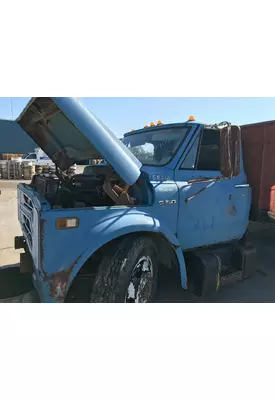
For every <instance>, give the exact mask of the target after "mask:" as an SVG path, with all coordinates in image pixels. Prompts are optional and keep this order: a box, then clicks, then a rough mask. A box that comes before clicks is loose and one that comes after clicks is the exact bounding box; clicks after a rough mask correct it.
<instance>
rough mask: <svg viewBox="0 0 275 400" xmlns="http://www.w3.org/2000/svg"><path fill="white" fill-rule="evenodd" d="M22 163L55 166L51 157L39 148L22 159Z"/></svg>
mask: <svg viewBox="0 0 275 400" xmlns="http://www.w3.org/2000/svg"><path fill="white" fill-rule="evenodd" d="M22 162H33V163H34V164H35V165H47V164H48V165H54V162H53V161H52V160H51V159H50V157H49V156H47V154H46V153H44V151H43V150H41V149H39V148H37V149H35V150H34V151H33V152H32V153H28V154H26V155H25V156H24V157H22Z"/></svg>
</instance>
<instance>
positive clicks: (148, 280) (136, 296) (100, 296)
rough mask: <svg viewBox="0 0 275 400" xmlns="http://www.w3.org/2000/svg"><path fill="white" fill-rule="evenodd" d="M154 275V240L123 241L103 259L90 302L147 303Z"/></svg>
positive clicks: (153, 293)
mask: <svg viewBox="0 0 275 400" xmlns="http://www.w3.org/2000/svg"><path fill="white" fill-rule="evenodd" d="M157 275H158V260H157V252H156V247H155V243H154V241H153V240H152V239H151V238H149V237H146V236H142V237H135V238H133V237H131V238H126V239H124V240H122V242H120V244H119V245H118V247H117V249H116V250H115V249H114V247H113V246H111V247H110V249H109V250H108V253H107V254H105V255H104V256H103V259H102V261H101V264H100V266H99V270H98V273H97V276H96V280H95V284H94V287H93V291H92V295H91V302H94V303H99V302H100V303H101V302H103V303H149V302H152V301H153V298H154V295H155V292H156V287H157Z"/></svg>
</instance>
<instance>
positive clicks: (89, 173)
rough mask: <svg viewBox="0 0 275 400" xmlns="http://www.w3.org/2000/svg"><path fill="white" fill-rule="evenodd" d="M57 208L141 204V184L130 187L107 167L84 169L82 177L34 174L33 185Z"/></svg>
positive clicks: (95, 166)
mask: <svg viewBox="0 0 275 400" xmlns="http://www.w3.org/2000/svg"><path fill="white" fill-rule="evenodd" d="M30 185H31V186H32V187H34V188H35V189H36V190H37V191H38V192H39V193H40V195H42V196H43V197H45V198H46V199H47V201H48V202H49V203H50V205H51V206H52V207H54V208H82V207H95V206H113V205H137V204H140V203H141V202H142V190H141V185H140V184H139V185H138V184H136V185H133V186H130V187H128V186H127V185H125V183H124V182H123V181H122V180H121V179H120V178H119V177H118V176H117V174H116V173H115V172H114V170H113V169H112V168H111V167H110V166H107V165H94V166H88V167H85V169H84V171H83V173H82V174H77V175H74V176H71V177H69V176H68V175H65V174H63V173H58V172H57V174H44V175H43V174H40V175H35V176H34V177H33V179H32V182H31V184H30Z"/></svg>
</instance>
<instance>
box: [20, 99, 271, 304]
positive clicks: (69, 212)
mask: <svg viewBox="0 0 275 400" xmlns="http://www.w3.org/2000/svg"><path fill="white" fill-rule="evenodd" d="M38 121H39V122H38ZM17 122H18V123H19V125H20V126H21V127H22V128H23V129H24V130H25V131H26V132H27V133H28V134H29V135H30V136H31V137H32V139H33V140H34V141H35V142H36V143H37V145H38V146H39V147H40V148H41V149H42V150H43V149H44V150H46V149H47V154H49V156H50V157H51V158H52V160H53V161H54V163H55V165H56V167H57V169H56V176H55V177H53V176H50V177H49V176H43V175H41V176H39V177H35V179H33V181H32V183H31V184H30V185H27V184H19V186H18V210H19V215H18V218H19V221H20V224H21V227H22V231H23V236H21V237H17V238H15V248H23V249H24V250H25V253H22V254H21V269H22V272H24V273H29V274H30V276H31V277H32V280H33V285H34V288H35V293H37V298H38V299H39V301H41V302H73V301H76V302H79V301H81V302H82V301H83V302H86V301H87V302H89V301H91V302H150V301H153V299H154V294H155V291H156V287H157V277H158V269H159V267H160V265H164V266H165V267H167V268H170V269H173V270H175V272H176V273H178V275H179V278H180V281H181V286H182V288H183V289H188V290H191V291H192V292H193V293H195V294H196V295H198V296H205V297H206V298H207V296H209V295H212V294H213V293H215V292H216V291H217V290H218V289H219V288H220V287H221V286H222V284H224V283H226V282H228V281H230V280H232V279H233V280H235V279H245V277H247V276H248V275H249V274H250V270H249V267H250V263H249V259H250V256H252V255H253V254H254V251H255V249H254V248H253V246H252V245H251V243H250V241H249V237H248V234H247V232H248V223H249V217H250V210H251V192H253V191H255V190H256V191H257V192H258V193H262V192H263V191H265V192H266V190H267V189H266V188H263V187H262V186H261V182H262V180H257V179H253V176H252V175H253V174H254V172H253V171H255V169H253V168H249V167H247V171H248V172H249V174H250V175H249V177H248V178H247V175H246V171H245V169H244V165H246V166H248V165H249V164H250V163H254V162H255V160H254V159H253V157H252V156H251V155H250V152H249V151H246V150H247V149H248V148H249V146H250V145H251V141H250V139H249V137H250V136H249V135H246V139H245V141H242V140H241V130H240V128H239V127H238V126H233V125H231V124H230V123H227V122H224V123H221V124H217V125H210V124H204V123H200V122H197V121H195V119H194V117H190V118H189V120H188V121H186V122H180V123H175V124H167V125H165V124H163V123H162V122H161V121H159V122H158V123H156V124H154V123H151V124H150V126H145V127H144V128H143V129H140V130H137V131H131V132H129V133H127V134H125V135H124V138H123V140H122V141H121V140H119V139H118V138H117V137H116V136H115V135H114V134H113V133H112V132H111V131H110V130H109V129H108V128H107V127H106V126H105V125H104V124H102V123H101V122H99V120H98V119H97V118H96V117H95V116H94V115H93V114H91V113H90V112H89V111H88V110H86V109H85V108H84V107H83V106H82V105H81V104H80V103H79V102H78V101H76V100H75V99H72V98H33V99H32V100H31V102H30V103H29V104H28V105H27V107H26V108H25V110H24V111H23V113H22V114H21V115H20V117H19V118H18V121H17ZM65 133H66V134H65ZM243 146H244V147H245V148H246V150H245V151H244V152H243ZM244 156H245V160H243V158H244ZM85 159H104V160H106V163H102V164H100V165H90V166H89V167H86V168H85V170H84V172H83V173H82V174H77V175H75V176H73V177H69V176H68V175H67V174H66V171H67V170H68V169H69V167H70V166H71V165H73V164H74V163H77V162H78V161H80V162H81V161H82V160H85ZM251 174H252V175H251ZM269 194H270V193H269ZM252 198H253V203H252V205H253V207H252V208H253V210H254V211H255V210H256V208H257V207H258V208H259V204H262V203H259V202H257V201H256V200H255V198H254V197H252ZM256 199H257V196H256ZM265 204H266V203H265ZM256 211H257V212H256V214H255V213H254V212H253V215H262V214H263V213H266V214H268V212H269V211H270V210H268V209H265V210H260V209H257V210H256ZM253 215H252V214H251V216H252V217H253Z"/></svg>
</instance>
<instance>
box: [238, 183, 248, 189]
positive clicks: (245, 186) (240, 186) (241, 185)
mask: <svg viewBox="0 0 275 400" xmlns="http://www.w3.org/2000/svg"><path fill="white" fill-rule="evenodd" d="M248 187H250V186H249V184H248V183H244V184H240V185H235V188H248Z"/></svg>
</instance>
